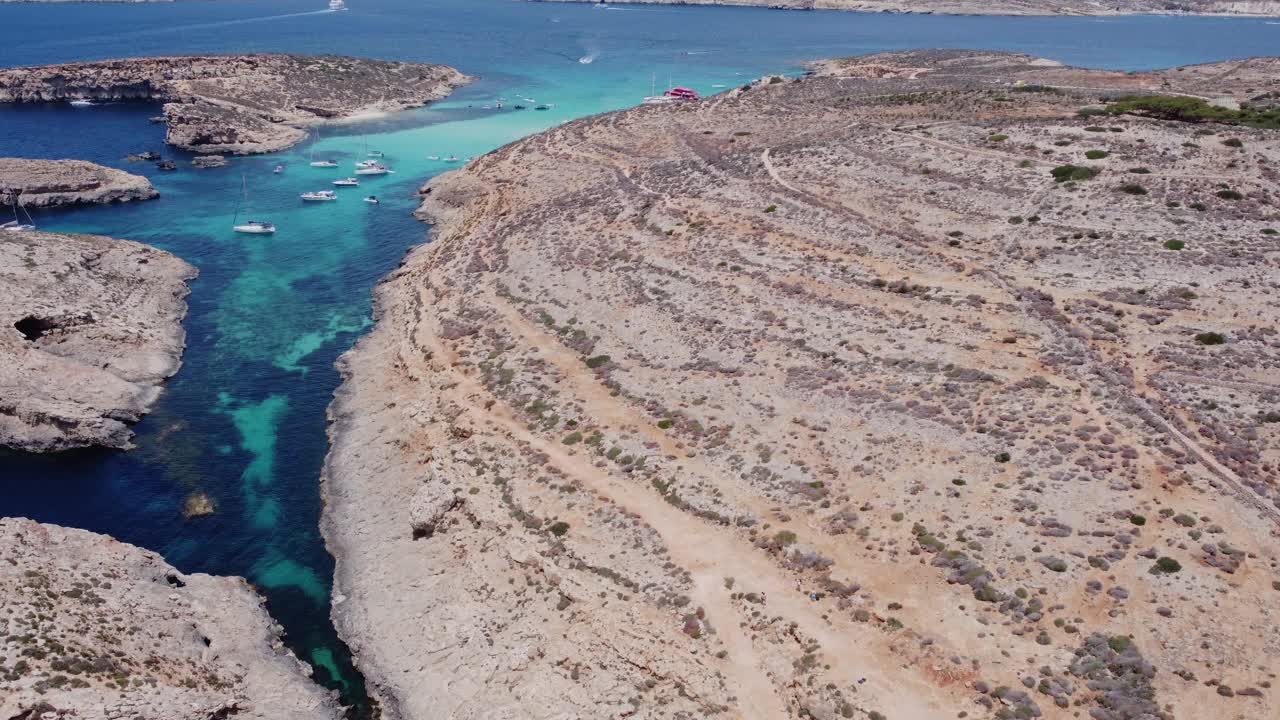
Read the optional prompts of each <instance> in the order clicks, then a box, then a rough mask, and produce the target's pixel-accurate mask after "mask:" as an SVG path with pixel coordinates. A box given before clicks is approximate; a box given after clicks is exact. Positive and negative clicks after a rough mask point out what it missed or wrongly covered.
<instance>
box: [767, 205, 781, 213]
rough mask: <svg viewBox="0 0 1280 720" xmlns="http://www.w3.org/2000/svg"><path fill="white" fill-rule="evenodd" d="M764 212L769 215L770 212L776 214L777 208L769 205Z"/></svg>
mask: <svg viewBox="0 0 1280 720" xmlns="http://www.w3.org/2000/svg"><path fill="white" fill-rule="evenodd" d="M764 211H765V212H767V213H771V212H778V206H777V205H770V206H769V207H767V208H765V209H764Z"/></svg>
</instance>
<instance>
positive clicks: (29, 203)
mask: <svg viewBox="0 0 1280 720" xmlns="http://www.w3.org/2000/svg"><path fill="white" fill-rule="evenodd" d="M157 197H160V193H158V192H156V189H155V188H154V187H152V185H151V181H150V180H148V179H146V178H145V177H143V176H141V175H134V174H132V173H127V172H125V171H123V170H116V169H115V168H109V167H104V166H102V165H98V164H95V163H91V162H85V161H83V160H35V159H29V158H0V204H4V205H6V206H10V205H12V204H13V202H14V201H15V198H16V202H17V204H18V205H21V206H23V207H36V208H43V207H55V206H59V205H80V204H104V203H116V202H130V201H132V200H150V199H152V198H157Z"/></svg>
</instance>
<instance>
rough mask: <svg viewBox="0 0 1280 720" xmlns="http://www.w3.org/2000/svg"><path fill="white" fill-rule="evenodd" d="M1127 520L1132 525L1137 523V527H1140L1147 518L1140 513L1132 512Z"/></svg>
mask: <svg viewBox="0 0 1280 720" xmlns="http://www.w3.org/2000/svg"><path fill="white" fill-rule="evenodd" d="M1129 522H1131V523H1133V524H1134V525H1137V526H1138V527H1142V526H1143V525H1146V524H1147V519H1146V518H1145V517H1143V516H1142V515H1136V514H1134V515H1130V516H1129Z"/></svg>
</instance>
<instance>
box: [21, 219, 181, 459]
mask: <svg viewBox="0 0 1280 720" xmlns="http://www.w3.org/2000/svg"><path fill="white" fill-rule="evenodd" d="M195 276H196V270H195V268H194V267H192V266H191V265H188V264H187V263H185V262H183V261H182V260H179V259H178V258H176V257H174V256H173V255H170V254H169V253H167V252H164V251H162V250H157V249H156V248H153V247H149V246H147V245H143V244H141V243H136V242H130V241H127V240H116V239H113V238H106V237H98V236H93V235H69V234H62V233H47V232H39V231H26V232H0V445H3V446H6V447H11V448H16V449H20V450H29V451H35V452H47V451H54V450H65V449H69V448H76V447H86V446H90V445H102V446H106V447H114V448H127V447H129V446H130V442H129V441H130V438H131V437H132V435H133V433H132V431H130V429H129V423H132V422H136V421H137V420H138V419H139V418H141V417H142V415H143V414H145V413H146V412H147V410H148V409H149V408H150V407H151V404H152V403H153V402H155V400H156V398H157V397H158V396H159V394H160V383H161V381H163V380H164V379H165V378H167V377H169V376H170V375H173V374H174V373H175V372H177V370H178V367H179V364H180V358H181V356H182V350H183V347H184V343H185V338H186V335H185V333H184V331H183V329H182V318H183V316H184V315H185V314H186V310H187V304H186V301H185V298H186V296H187V284H186V283H187V281H188V280H190V279H191V278H194V277H195Z"/></svg>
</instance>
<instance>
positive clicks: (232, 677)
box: [0, 518, 341, 720]
mask: <svg viewBox="0 0 1280 720" xmlns="http://www.w3.org/2000/svg"><path fill="white" fill-rule="evenodd" d="M264 605H265V601H264V600H263V599H262V597H261V596H259V595H258V594H257V593H256V592H255V591H254V590H253V588H252V587H251V586H250V585H249V584H248V583H247V582H245V581H244V579H243V578H238V577H215V576H211V575H203V574H190V575H187V574H183V573H181V572H178V571H177V570H176V569H174V568H173V567H172V566H171V565H169V564H168V563H166V562H165V561H164V559H163V558H161V557H160V556H159V555H157V554H156V553H153V552H150V551H148V550H143V549H141V548H138V547H134V546H133V545H128V544H126V543H122V542H119V541H117V540H114V539H112V538H110V537H107V536H105V535H98V534H96V533H91V532H86V531H84V530H74V529H70V528H64V527H59V526H57V525H46V524H41V523H37V522H34V521H32V520H27V519H25V518H2V519H0V610H2V611H3V612H0V658H2V659H0V717H3V718H22V719H24V720H25V719H30V720H37V719H39V718H55V717H56V718H163V719H164V720H215V719H216V718H231V717H234V718H246V719H247V718H254V719H255V720H323V719H324V718H337V717H340V715H341V713H340V708H339V707H338V705H337V703H336V701H335V699H334V697H333V695H332V693H330V692H329V691H326V690H325V689H323V688H321V687H320V686H319V685H317V684H316V683H315V682H313V681H312V680H311V679H310V675H311V668H310V667H309V666H308V665H307V664H306V663H304V662H302V661H300V660H299V659H298V658H297V657H295V656H294V655H293V653H292V652H290V651H289V650H288V649H287V648H285V647H284V644H283V643H282V642H281V639H280V632H281V631H280V628H279V626H278V625H276V624H275V622H274V621H273V620H272V619H271V616H270V615H268V614H267V610H266V608H265V607H264Z"/></svg>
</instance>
